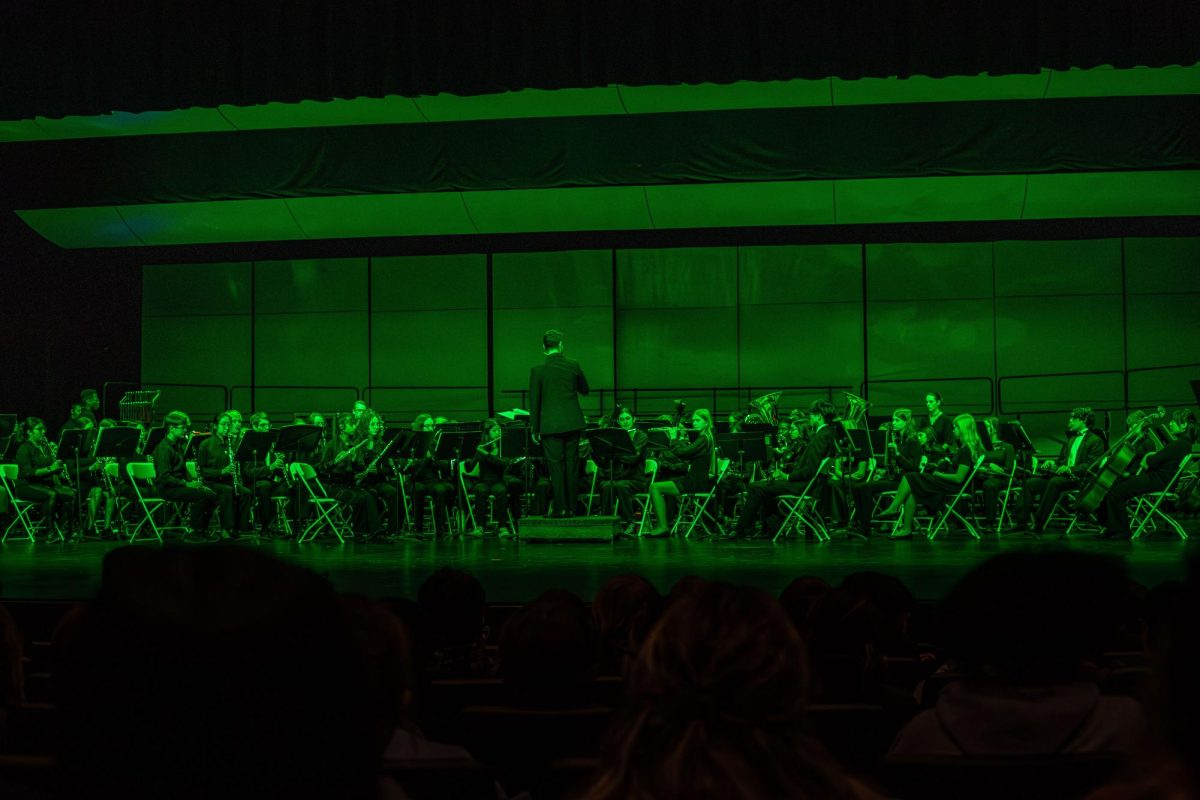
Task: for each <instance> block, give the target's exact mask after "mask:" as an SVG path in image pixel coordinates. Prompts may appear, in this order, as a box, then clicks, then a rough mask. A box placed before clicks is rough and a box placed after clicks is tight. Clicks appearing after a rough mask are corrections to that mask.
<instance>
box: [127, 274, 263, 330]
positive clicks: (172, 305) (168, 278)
mask: <svg viewBox="0 0 1200 800" xmlns="http://www.w3.org/2000/svg"><path fill="white" fill-rule="evenodd" d="M250 312H251V308H250V263H249V262H236V263H229V264H160V265H151V264H148V265H146V266H144V267H142V316H144V317H178V316H194V315H198V314H218V315H227V314H249V313H250Z"/></svg>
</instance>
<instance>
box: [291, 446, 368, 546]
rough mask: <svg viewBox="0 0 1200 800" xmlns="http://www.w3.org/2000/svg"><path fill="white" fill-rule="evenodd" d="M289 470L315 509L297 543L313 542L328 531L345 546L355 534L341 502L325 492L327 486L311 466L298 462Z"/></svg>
mask: <svg viewBox="0 0 1200 800" xmlns="http://www.w3.org/2000/svg"><path fill="white" fill-rule="evenodd" d="M288 469H289V470H290V471H291V474H292V479H293V480H295V481H299V485H300V486H303V487H304V492H305V494H306V495H307V498H308V502H309V503H311V504H312V509H313V516H312V519H311V520H309V523H308V525H307V526H306V527H305V528H304V530H303V531H301V533H300V536H299V537H297V539H296V541H297V543H303V542H311V541H312V540H313V539H315V538H317V535H318V534H319V533H321V532H322V531H326V530H327V531H329V532H330V533H332V534H333V535H334V536H336V537H337V538H338V541H339V542H341V543H342V544H345V543H346V537H353V536H354V534H353V533H352V532H351V531H350V521H349V520H347V519H346V513H345V511H344V510H343V509H342V504H341V502H340V501H338V499H337V498H335V497H330V496H329V493H328V492H327V491H325V486H324V485H323V484H322V483H321V479H320V478H318V477H317V471H316V470H315V469H313V468H312V465H311V464H305V463H304V462H302V461H297V462H293V463H292V464H290V465H289V466H288ZM297 524H299V520H297Z"/></svg>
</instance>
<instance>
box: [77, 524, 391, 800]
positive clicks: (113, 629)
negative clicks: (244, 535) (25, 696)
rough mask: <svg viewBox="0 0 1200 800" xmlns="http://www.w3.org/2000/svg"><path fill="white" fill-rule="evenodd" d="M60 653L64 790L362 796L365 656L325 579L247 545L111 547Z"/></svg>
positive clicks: (369, 787)
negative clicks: (93, 592)
mask: <svg viewBox="0 0 1200 800" xmlns="http://www.w3.org/2000/svg"><path fill="white" fill-rule="evenodd" d="M58 641H59V644H61V646H62V651H61V652H60V653H57V654H56V655H57V656H59V657H58V658H56V661H55V671H56V674H55V678H56V682H57V684H58V689H59V693H60V703H59V710H60V714H61V717H62V721H63V726H62V734H61V745H62V746H61V752H62V764H63V770H64V773H65V775H66V777H67V780H68V787H67V788H68V789H70V791H69V792H67V793H65V794H64V796H75V795H79V796H84V795H86V796H92V797H123V798H129V797H133V798H151V797H153V798H160V797H196V798H199V797H265V798H284V797H286V798H318V797H320V798H326V797H350V798H357V797H366V796H369V793H370V792H373V790H374V789H375V786H376V784H375V779H374V768H375V765H376V764H377V762H378V758H379V755H380V753H379V752H378V750H377V749H375V741H376V740H375V737H374V736H373V734H372V729H373V725H372V721H373V719H374V717H375V714H377V711H376V710H374V709H373V706H372V704H373V703H377V702H378V698H371V697H369V696H368V694H367V693H368V692H369V690H370V689H371V688H372V687H371V686H370V681H369V680H368V676H369V672H368V669H367V663H366V660H365V658H364V655H363V653H362V652H361V650H360V648H359V639H358V637H356V635H355V633H354V631H353V629H352V627H351V625H350V623H349V621H348V619H347V616H346V613H345V611H344V610H343V608H342V607H341V605H340V604H339V602H338V600H337V597H336V596H335V595H334V593H333V590H332V587H331V586H330V585H329V583H328V581H326V580H324V579H323V578H320V577H319V576H317V575H315V574H314V573H312V572H310V571H308V570H303V569H300V568H298V567H295V566H292V565H290V564H286V563H284V562H281V561H278V560H276V559H274V558H272V557H269V556H267V555H265V554H262V553H257V552H254V551H252V550H246V549H242V548H208V549H200V550H179V549H167V550H150V549H145V548H134V547H127V548H121V549H118V550H113V551H111V552H109V553H108V554H107V555H106V556H105V559H104V562H103V564H102V568H101V585H100V589H99V592H98V593H97V595H96V598H95V600H93V601H92V602H91V603H90V604H89V605H88V607H87V609H86V610H85V611H84V612H83V613H82V614H81V615H80V616H79V618H78V619H77V620H76V622H75V623H74V625H73V628H72V630H71V631H70V632H69V635H68V634H66V633H64V635H63V636H61V637H59V639H58Z"/></svg>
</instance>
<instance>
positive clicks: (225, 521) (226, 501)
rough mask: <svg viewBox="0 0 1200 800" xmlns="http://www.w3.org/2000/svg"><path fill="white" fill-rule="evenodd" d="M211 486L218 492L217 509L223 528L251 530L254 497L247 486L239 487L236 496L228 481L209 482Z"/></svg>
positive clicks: (226, 529)
mask: <svg viewBox="0 0 1200 800" xmlns="http://www.w3.org/2000/svg"><path fill="white" fill-rule="evenodd" d="M209 488H211V489H212V490H213V491H214V492H216V494H217V509H218V512H219V513H220V515H221V516H220V521H221V530H223V531H227V532H232V531H235V530H237V531H249V529H250V501H251V499H252V498H253V494H252V493H251V492H250V491H249V490H247V489H246V488H245V487H239V488H238V492H237V496H236V497H235V496H234V493H233V486H232V485H231V484H228V483H213V484H209ZM235 514H236V519H235V516H234V515H235ZM197 530H200V529H197Z"/></svg>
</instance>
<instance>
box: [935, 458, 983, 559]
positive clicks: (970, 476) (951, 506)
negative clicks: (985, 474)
mask: <svg viewBox="0 0 1200 800" xmlns="http://www.w3.org/2000/svg"><path fill="white" fill-rule="evenodd" d="M983 459H984V457H983V456H980V457H979V458H977V459H975V466H973V467H971V471H970V472H968V473H967V477H966V480H964V481H963V482H962V486H960V487H958V492H957V493H956V494H955V495H954V497H953V498H951V499H950V502H949V503H947V504H946V507H945V508H944V509H943V510H942V513H941V514H939V515H938V517H937V521H936V522H934V523H933V525H931V526H929V533H928V534H927V536H928V538H929V540H930V541H933V539H934V537H936V536H937V535H938V533H939V532H940V531H941V530H942V529H943V528H946V527H947V523H948V522H949V521H950V517H951V516H953V517H954V518H955V519H957V520H958V521H959V522H961V523H962V524H963V526H964V527H965V528H966V529H967V533H969V534H971V535H972V536H974V537H975V538H976V539H978V538H979V531H977V530H975V526H974V525H972V524H971V521H970V520H968V519H967V518H966V517H964V516H963V515H962V514H960V513H959V512H958V504H959V502H960V501H961V500H962V499H963V497H964V496H968V495H969V493H970V492H971V490H972V489H971V484H972V483H973V482H974V480H975V475H976V474H977V473H978V472H979V468H980V467H981V466H983Z"/></svg>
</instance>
